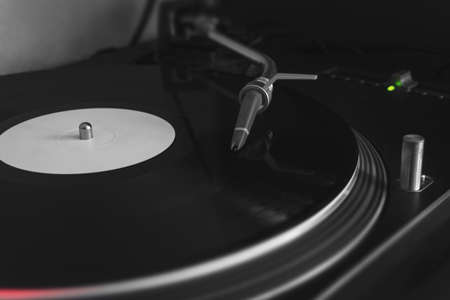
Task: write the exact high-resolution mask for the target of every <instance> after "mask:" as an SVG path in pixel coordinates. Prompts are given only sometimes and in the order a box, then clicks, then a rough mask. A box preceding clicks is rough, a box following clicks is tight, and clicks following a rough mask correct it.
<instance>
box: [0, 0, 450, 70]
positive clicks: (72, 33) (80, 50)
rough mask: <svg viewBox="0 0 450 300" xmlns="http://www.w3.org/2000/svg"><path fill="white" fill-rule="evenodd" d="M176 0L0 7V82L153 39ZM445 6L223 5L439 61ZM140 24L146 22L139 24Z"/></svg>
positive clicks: (1, 3) (246, 15)
mask: <svg viewBox="0 0 450 300" xmlns="http://www.w3.org/2000/svg"><path fill="white" fill-rule="evenodd" d="M164 1H177V0H127V1H123V0H70V1H61V0H33V1H29V0H0V74H8V73H17V72H24V71H30V70H37V69H43V68H49V67H52V66H57V65H61V64H65V63H68V62H74V61H77V60H81V59H83V58H86V57H88V56H89V55H92V54H93V53H95V52H97V51H99V50H101V49H107V48H111V47H125V46H127V45H130V44H133V43H135V42H137V41H136V33H137V32H138V31H139V32H140V39H139V40H140V41H147V40H151V39H154V38H155V37H156V17H157V7H158V6H159V5H160V4H161V2H164ZM449 6H450V5H449V3H448V1H444V0H432V1H423V0H422V1H388V0H378V1H356V0H348V1H326V0H314V1H299V0H277V1H263V0H259V1H257V0H246V1H236V0H227V1H222V9H221V14H223V15H228V16H231V17H232V19H233V20H236V21H238V22H239V23H241V24H243V25H244V26H249V27H251V29H252V30H255V27H256V28H258V26H262V27H264V26H266V27H267V26H273V25H275V27H274V28H280V30H281V31H283V30H289V31H295V32H298V33H299V34H301V35H303V36H304V37H305V38H308V39H314V40H316V41H322V42H326V43H335V44H342V45H346V46H355V47H360V46H365V47H375V48H376V47H378V48H385V49H389V48H394V47H396V48H405V49H406V48H420V49H426V50H430V51H439V52H440V53H444V55H446V51H447V50H448V49H449V48H450V42H449V41H448V38H447V37H448V36H449V33H450V26H449V23H450V11H449V10H448V7H449ZM146 16H147V17H148V18H146V19H145V17H146ZM144 19H145V22H144V21H143V20H144Z"/></svg>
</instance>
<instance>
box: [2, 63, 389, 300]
mask: <svg viewBox="0 0 450 300" xmlns="http://www.w3.org/2000/svg"><path fill="white" fill-rule="evenodd" d="M164 86H165V84H164V83H163V82H162V80H161V75H160V70H159V68H158V67H132V66H121V67H117V66H116V67H111V66H102V67H99V66H96V67H88V66H85V67H69V68H63V69H59V70H54V71H48V72H39V73H35V74H22V75H16V76H10V77H4V78H1V79H0V97H1V98H2V99H5V101H4V102H3V104H2V105H1V106H0V116H1V123H0V130H1V131H0V133H1V134H2V136H3V135H5V134H7V133H8V130H12V128H14V126H18V124H23V122H30V120H33V118H42V117H44V118H45V116H49V115H51V114H55V113H64V112H67V111H73V110H76V111H78V112H80V111H81V112H82V111H83V110H84V111H85V112H88V111H91V110H93V109H94V110H95V109H102V108H108V109H119V110H120V109H125V110H129V111H139V112H142V113H143V114H149V115H152V116H157V117H158V118H161V119H162V120H165V121H166V122H167V123H168V124H170V126H171V127H173V131H174V133H175V135H176V137H175V139H174V140H173V136H167V135H166V136H164V135H163V138H164V139H165V141H166V146H165V149H163V150H161V149H160V150H161V151H160V152H159V154H158V155H153V154H152V155H150V154H149V155H148V157H146V159H136V160H135V161H133V163H130V164H124V165H121V166H118V165H114V163H111V164H110V167H109V168H103V169H95V170H94V171H95V172H84V171H83V172H40V173H38V172H36V171H39V170H37V169H31V171H34V172H30V171H27V170H26V169H27V168H25V167H23V166H22V167H20V166H19V168H16V167H14V164H13V163H9V162H8V161H4V162H2V163H1V164H0V188H1V191H2V203H1V209H0V234H1V236H2V237H3V239H4V241H5V242H4V246H2V247H1V248H0V265H1V266H2V268H0V298H2V299H3V298H5V299H8V297H10V298H11V297H12V296H14V293H16V295H20V293H22V295H23V296H24V297H25V298H26V297H38V296H48V297H54V298H57V299H63V298H64V297H66V298H73V299H75V298H77V297H82V296H86V295H87V296H89V297H94V296H113V295H124V297H125V298H124V299H127V293H130V292H136V291H141V290H152V291H161V289H164V288H167V287H170V286H173V285H178V284H181V283H188V284H191V283H192V282H193V281H195V280H200V279H201V278H207V277H208V276H212V275H217V276H218V275H219V274H222V273H224V272H225V273H226V272H228V271H231V270H232V269H233V268H238V267H242V266H243V265H245V264H249V263H251V262H255V261H256V260H258V259H261V258H262V257H265V256H268V255H272V254H274V253H276V251H279V250H280V249H282V248H283V247H285V246H287V245H290V244H292V243H294V242H295V241H298V240H299V238H300V237H306V236H308V235H309V234H310V233H311V232H312V231H314V230H315V228H320V226H324V227H323V228H324V229H321V232H322V233H321V234H322V235H324V236H327V234H326V232H327V230H329V229H326V228H334V225H324V224H327V222H328V221H327V220H328V219H329V218H330V216H333V214H335V213H337V212H338V211H339V209H342V207H344V206H345V205H347V206H349V205H350V206H351V205H353V204H349V203H348V202H346V201H347V200H346V199H347V196H348V194H349V193H350V192H351V191H352V188H354V186H355V184H356V182H357V181H358V180H361V177H359V174H360V167H361V163H362V162H361V158H360V148H361V147H362V146H361V142H360V139H359V140H358V139H356V138H355V134H354V133H353V132H352V130H351V129H350V128H349V127H348V126H347V125H346V124H345V122H344V121H342V120H341V119H340V118H339V117H337V116H336V115H335V114H334V113H332V112H331V111H329V110H327V109H326V108H324V107H322V106H321V105H319V104H318V103H317V102H316V101H314V100H313V99H311V98H309V97H307V96H305V97H302V98H301V99H297V98H293V97H291V96H290V95H289V94H287V93H285V92H284V91H283V89H278V90H277V89H276V90H275V91H274V95H273V97H274V100H273V103H272V104H271V106H270V107H269V109H268V110H267V111H266V112H265V113H264V114H263V115H260V116H258V117H257V120H256V125H255V128H254V130H253V132H252V135H251V137H250V138H249V140H248V142H247V145H246V146H245V147H244V148H243V149H242V150H241V151H239V152H237V153H234V152H231V151H230V150H229V141H230V137H231V133H232V130H233V125H234V121H235V118H236V115H237V112H238V108H239V107H238V103H237V102H235V101H232V100H230V99H228V98H226V97H224V96H221V95H220V94H218V93H217V92H216V91H215V90H213V89H211V88H210V87H208V86H206V85H202V84H196V85H195V87H196V88H195V89H188V90H184V89H182V88H180V89H176V88H174V87H171V88H170V89H169V90H164V89H163V87H164ZM6 87H7V88H6ZM129 118H130V121H131V122H133V121H134V120H135V119H133V116H129ZM35 120H36V119H35ZM77 120H78V119H77ZM80 120H81V117H80ZM118 121H119V122H125V121H124V120H118ZM76 125H78V124H76ZM94 126H95V125H94ZM123 126H127V124H125V123H124V124H123ZM94 130H95V127H94ZM145 130H146V129H145V128H143V131H145ZM150 130H152V128H150ZM13 132H14V131H11V132H10V133H13ZM29 134H31V135H32V134H33V132H30V133H29ZM94 134H95V131H94ZM167 134H168V135H170V130H168V131H167ZM172 134H173V132H172ZM0 138H1V136H0ZM172 140H173V143H172V144H171V141H172ZM0 144H1V143H0ZM170 144H171V145H170ZM167 145H170V147H169V146H167ZM116 146H117V145H116ZM116 146H114V145H113V146H112V147H116ZM119 146H120V145H119ZM129 147H130V148H129V149H127V150H126V151H129V153H135V151H136V149H135V147H136V144H133V143H131V144H129ZM364 147H367V146H364ZM142 150H144V152H145V151H146V150H145V149H142ZM8 151H9V150H8ZM72 151H79V150H77V149H75V150H73V149H72ZM371 151H372V150H371ZM147 152H148V151H147ZM372 153H373V152H370V151H369V154H367V155H368V156H367V158H365V160H366V161H368V160H371V159H372V160H373V158H372V156H371V155H374V154H372ZM68 155H69V157H70V156H72V157H77V155H74V154H73V153H72V154H70V153H68ZM133 155H134V154H133ZM374 161H376V159H375V160H374ZM368 164H373V163H372V162H368ZM75 165H76V164H75ZM88 165H89V164H88ZM91 165H92V164H91ZM380 168H381V170H378V171H377V172H378V173H377V174H383V170H382V166H381V167H380ZM53 170H55V169H53ZM91 171H92V170H91ZM44 173H45V174H44ZM49 173H51V174H49ZM55 173H60V174H55ZM61 173H64V174H61ZM369 173H370V172H369ZM365 176H369V175H367V174H366V175H365ZM370 176H372V175H370ZM381 181H382V180H381ZM384 188H385V187H384V186H383V187H382V188H381V191H383V189H384ZM374 199H375V200H373V199H372V198H370V199H368V200H367V201H371V202H369V203H372V204H371V205H369V206H364V207H372V208H373V209H372V208H371V209H370V214H369V213H367V215H368V217H364V219H363V220H364V222H362V223H361V224H362V225H361V230H360V231H358V232H357V233H358V234H359V233H360V232H362V231H363V229H364V230H367V228H368V227H370V226H369V225H371V224H373V220H374V216H375V215H376V212H379V209H378V208H379V207H381V205H382V202H383V201H382V200H383V195H382V194H379V195H378V194H377V195H376V196H374ZM353 201H354V200H353ZM345 203H347V204H345ZM351 203H354V202H351ZM362 203H365V202H362ZM362 203H361V205H362ZM344 204H345V205H344ZM361 209H362V208H361ZM356 215H365V214H356ZM321 224H322V225H321ZM327 226H328V227H327ZM329 226H331V227H329ZM355 228H359V227H355ZM358 230H359V229H358ZM357 233H355V236H358V234H357ZM316 234H317V236H320V235H321V234H319V233H315V235H316ZM355 236H348V240H349V241H351V240H353V238H354V237H355ZM344 240H345V239H342V241H344ZM308 243H309V242H308ZM306 245H308V244H306ZM336 245H339V247H340V248H339V249H342V247H345V246H346V245H347V244H346V245H340V244H339V243H337V244H336ZM315 247H319V248H317V249H321V247H322V246H319V245H318V244H316V243H313V242H311V246H310V247H308V249H309V250H308V251H311V250H313V249H316V248H315ZM333 249H334V248H333ZM333 251H334V252H333ZM337 251H338V250H336V249H334V250H332V251H331V250H327V252H326V255H325V254H323V253H325V252H320V251H319V250H318V251H317V253H322V254H323V257H320V259H311V263H312V265H309V266H307V267H303V268H304V269H302V271H301V272H306V270H309V269H310V270H312V269H314V268H315V266H317V265H319V264H320V263H321V262H323V261H324V260H326V259H328V258H329V257H330V256H333V253H337ZM322 254H321V255H322ZM297 257H302V254H301V253H297ZM313 262H314V263H313ZM248 270H250V269H248ZM316 273H319V272H316ZM242 274H243V273H242ZM213 278H215V277H214V276H213V277H210V279H213ZM248 279H249V278H246V279H245V278H243V279H242V280H244V281H245V280H248ZM211 286H214V285H211ZM171 293H172V292H169V293H168V294H164V293H163V294H159V296H160V297H162V298H164V297H166V298H167V299H176V298H177V297H178V298H180V297H181V296H180V295H178V296H175V295H174V294H171ZM164 295H165V296H164ZM168 295H169V296H168ZM170 295H171V296H170ZM187 295H188V294H185V296H186V298H184V299H188V296H187ZM181 298H183V297H181Z"/></svg>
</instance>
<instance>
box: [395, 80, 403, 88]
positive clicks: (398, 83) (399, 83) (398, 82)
mask: <svg viewBox="0 0 450 300" xmlns="http://www.w3.org/2000/svg"><path fill="white" fill-rule="evenodd" d="M394 84H395V85H396V86H399V87H400V86H402V82H401V81H400V80H397V81H396V82H395V83H394Z"/></svg>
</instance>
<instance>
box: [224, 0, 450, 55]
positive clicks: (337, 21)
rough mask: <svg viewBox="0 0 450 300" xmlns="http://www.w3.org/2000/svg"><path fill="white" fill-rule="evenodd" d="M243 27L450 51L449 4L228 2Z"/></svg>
mask: <svg viewBox="0 0 450 300" xmlns="http://www.w3.org/2000/svg"><path fill="white" fill-rule="evenodd" d="M222 6H223V12H224V14H226V15H232V16H233V17H234V18H235V19H236V20H239V22H241V23H243V24H249V25H251V24H268V23H277V24H279V25H281V24H282V25H285V26H288V27H289V28H290V29H291V30H293V31H298V32H301V33H303V34H304V35H305V36H306V37H310V38H314V39H318V40H325V41H335V42H339V43H346V44H354V45H356V46H361V45H369V46H378V47H380V46H393V45H394V46H404V47H421V48H427V49H439V50H448V49H449V48H450V39H449V38H448V37H449V33H450V22H449V20H450V10H449V7H450V4H449V2H448V1H443V0H439V1H436V0H434V1H387V0H378V1H373V0H372V1H355V0H351V1H326V0H314V1H298V0H278V1H256V0H249V1H223V0H222Z"/></svg>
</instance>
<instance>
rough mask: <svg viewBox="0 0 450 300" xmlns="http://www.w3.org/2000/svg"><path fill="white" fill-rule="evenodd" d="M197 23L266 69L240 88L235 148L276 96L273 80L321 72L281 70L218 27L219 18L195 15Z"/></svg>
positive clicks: (208, 34)
mask: <svg viewBox="0 0 450 300" xmlns="http://www.w3.org/2000/svg"><path fill="white" fill-rule="evenodd" d="M191 21H192V23H193V24H194V27H196V28H197V30H198V31H200V32H201V33H203V34H204V35H205V36H206V37H208V38H209V39H210V40H212V41H214V42H216V43H218V44H220V45H222V46H224V47H226V48H228V49H230V50H232V51H234V52H236V53H238V54H240V55H242V56H244V57H246V58H248V59H250V60H252V61H254V62H256V63H259V64H261V65H262V67H263V72H262V74H261V76H260V77H258V78H256V79H255V80H253V81H251V82H249V83H247V84H246V85H245V86H244V87H243V88H242V89H241V91H240V92H239V102H240V103H241V108H240V111H239V114H238V117H237V120H236V125H235V128H234V133H233V137H232V139H231V149H232V150H233V151H238V150H240V149H241V148H242V147H243V146H244V145H245V142H246V140H247V137H248V136H249V135H250V131H251V128H252V126H253V122H254V120H255V117H256V115H257V114H258V113H261V112H263V111H264V110H265V109H266V108H267V107H268V106H269V104H270V102H271V100H272V91H273V84H274V83H275V81H277V80H316V79H317V75H313V74H294V73H277V67H276V64H275V62H274V61H273V59H271V58H270V57H269V56H267V55H265V54H262V53H260V52H258V51H256V50H254V49H252V48H250V47H248V46H246V45H244V44H241V43H239V42H237V41H235V40H233V39H231V38H229V37H227V36H226V35H224V34H222V33H220V32H219V31H217V29H216V25H217V23H218V20H217V19H215V18H212V17H208V16H204V15H200V16H197V17H196V18H194V19H191Z"/></svg>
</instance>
